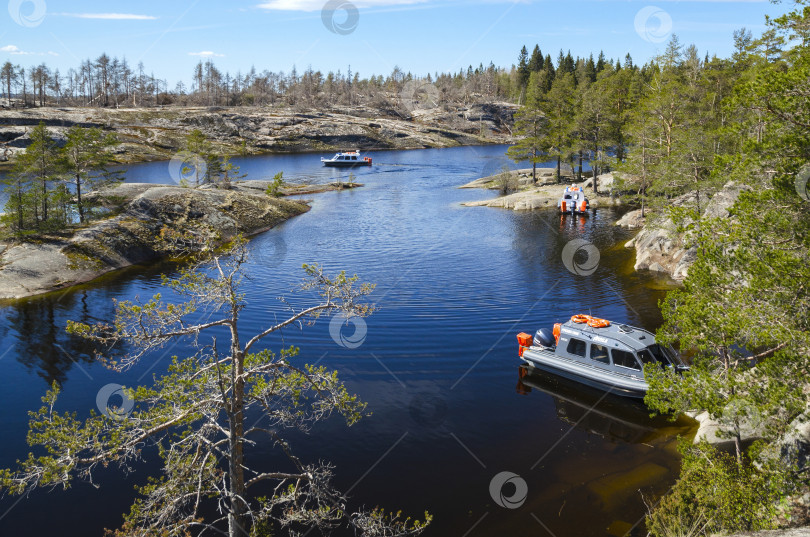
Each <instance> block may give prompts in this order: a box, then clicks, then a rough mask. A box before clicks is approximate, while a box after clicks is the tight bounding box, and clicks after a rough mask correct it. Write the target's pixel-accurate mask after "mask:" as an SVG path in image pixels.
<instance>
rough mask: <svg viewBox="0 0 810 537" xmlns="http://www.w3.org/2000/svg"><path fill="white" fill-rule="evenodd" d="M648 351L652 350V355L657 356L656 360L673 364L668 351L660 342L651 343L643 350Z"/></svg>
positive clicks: (664, 363) (662, 363)
mask: <svg viewBox="0 0 810 537" xmlns="http://www.w3.org/2000/svg"><path fill="white" fill-rule="evenodd" d="M646 351H650V353H652V355H653V356H654V357H655V359H656V360H658V362H659V363H660V364H661V365H672V360H671V359H670V357H669V356H667V353H666V351H665V350H664V349H663V348H661V346H660V345H659V344H658V343H656V344H655V345H650V346H649V347H647V348H646V349H645V350H644V351H641V352H646ZM641 352H640V353H639V356H641Z"/></svg>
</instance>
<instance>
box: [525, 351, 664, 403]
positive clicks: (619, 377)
mask: <svg viewBox="0 0 810 537" xmlns="http://www.w3.org/2000/svg"><path fill="white" fill-rule="evenodd" d="M521 358H522V359H523V361H524V362H526V363H527V364H528V365H530V366H532V367H535V368H537V369H541V370H543V371H548V372H549V373H554V374H555V375H559V376H561V377H564V378H567V379H570V380H574V381H576V382H579V383H582V384H585V385H586V386H591V387H592V388H597V389H599V390H602V391H606V392H609V393H612V394H615V395H621V396H624V397H631V398H635V399H642V398H643V397H644V396H645V395H646V393H647V388H648V385H647V382H646V381H645V380H644V379H643V378H642V377H638V376H634V375H632V374H627V375H623V374H619V373H616V372H613V371H608V370H604V369H600V368H598V367H596V366H592V365H589V364H587V363H584V362H583V361H579V360H574V359H570V358H565V357H562V356H558V355H557V354H555V353H554V352H551V351H548V350H543V349H541V348H538V347H529V348H527V349H524V350H523V356H521Z"/></svg>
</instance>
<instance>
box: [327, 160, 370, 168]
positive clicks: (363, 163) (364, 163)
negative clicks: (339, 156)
mask: <svg viewBox="0 0 810 537" xmlns="http://www.w3.org/2000/svg"><path fill="white" fill-rule="evenodd" d="M322 162H323V165H324V166H327V167H329V168H358V167H360V166H371V162H368V161H366V160H363V161H360V160H358V161H357V162H337V161H331V160H324V161H322Z"/></svg>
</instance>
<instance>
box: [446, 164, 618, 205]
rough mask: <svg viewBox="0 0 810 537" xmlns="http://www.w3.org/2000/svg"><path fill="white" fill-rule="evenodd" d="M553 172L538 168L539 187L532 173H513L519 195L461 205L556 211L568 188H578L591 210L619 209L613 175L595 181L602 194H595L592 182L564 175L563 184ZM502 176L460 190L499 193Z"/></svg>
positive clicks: (512, 194) (485, 178)
mask: <svg viewBox="0 0 810 537" xmlns="http://www.w3.org/2000/svg"><path fill="white" fill-rule="evenodd" d="M555 173H556V170H555V169H554V168H537V172H536V175H537V183H536V184H534V183H533V182H532V169H531V168H527V169H521V170H512V171H511V172H510V181H512V182H513V183H514V185H516V187H517V192H514V193H511V194H507V195H505V196H499V197H497V198H492V199H488V200H482V201H470V202H467V203H462V205H463V206H464V207H498V208H502V209H510V210H514V211H530V210H534V209H556V208H557V202H558V201H559V200H560V197H562V193H563V190H564V189H565V187H566V186H567V185H570V184H579V185H580V186H582V187H583V189H585V195H586V196H587V197H588V200H589V202H590V205H591V208H592V209H596V208H598V207H609V206H613V205H619V204H620V202H619V200H618V199H614V198H612V197H611V196H610V195H609V193H610V189H611V188H612V186H613V174H610V173H608V174H604V175H600V176H599V177H597V178H596V181H597V186H598V187H599V189H600V192H599V194H597V195H595V194H594V193H593V179H590V178H589V179H587V180H585V181H581V182H577V181H576V180H575V179H574V178H573V177H572V176H570V175H564V176H563V183H562V184H560V183H558V182H557V180H556V178H555ZM499 176H500V174H496V175H491V176H488V177H482V178H480V179H476V180H475V181H471V182H469V183H467V184H466V185H462V186H460V187H459V188H484V189H488V190H498V189H499V185H498V181H499Z"/></svg>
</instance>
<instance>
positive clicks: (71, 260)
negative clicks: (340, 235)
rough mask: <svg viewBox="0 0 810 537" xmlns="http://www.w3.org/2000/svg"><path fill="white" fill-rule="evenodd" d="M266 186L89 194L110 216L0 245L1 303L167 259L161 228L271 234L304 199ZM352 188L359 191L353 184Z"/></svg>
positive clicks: (121, 188)
mask: <svg viewBox="0 0 810 537" xmlns="http://www.w3.org/2000/svg"><path fill="white" fill-rule="evenodd" d="M267 185H268V181H242V182H237V183H234V185H233V187H232V188H231V189H217V188H210V187H201V188H196V189H195V188H182V187H178V186H175V185H157V184H151V183H124V184H121V185H118V186H117V187H113V188H110V189H107V190H103V191H101V192H95V193H91V194H89V195H88V198H95V199H96V200H98V201H99V202H100V203H101V204H102V205H103V206H105V207H107V208H109V209H110V210H111V211H113V213H114V214H115V216H112V217H111V218H108V219H105V220H101V221H97V222H94V223H92V224H91V225H89V226H87V227H85V228H83V229H80V230H79V231H77V232H76V233H75V234H73V235H72V236H64V237H62V236H53V237H43V238H40V239H39V240H37V241H33V242H24V243H15V242H6V243H4V244H2V245H0V299H16V298H22V297H27V296H32V295H37V294H42V293H47V292H50V291H55V290H58V289H62V288H66V287H70V286H72V285H75V284H78V283H83V282H87V281H90V280H93V279H95V278H97V277H98V276H101V275H102V274H105V273H107V272H110V271H113V270H116V269H119V268H123V267H127V266H130V265H134V264H137V263H144V262H149V261H154V260H158V259H161V258H165V257H168V256H170V255H171V254H172V248H171V246H170V244H168V243H167V242H166V241H164V240H162V239H161V231H162V230H164V229H168V230H172V231H177V232H186V231H189V232H195V233H205V234H208V235H209V236H212V237H214V238H215V239H216V240H219V241H227V240H229V239H232V238H233V237H235V236H236V235H237V234H243V235H245V236H249V235H253V234H256V233H260V232H262V231H265V230H267V229H270V228H272V227H274V226H276V225H278V224H280V223H281V222H284V221H285V220H287V219H289V218H291V217H293V216H296V215H299V214H302V213H305V212H307V211H308V210H309V205H308V204H307V203H306V202H304V201H292V200H287V199H283V198H273V197H270V196H268V195H267V194H266V193H265V190H266V189H267ZM354 186H355V187H356V186H362V185H360V184H358V183H355V185H354ZM337 188H347V187H346V186H345V185H344V186H342V187H339V186H337V185H327V186H318V187H309V186H306V185H297V186H294V187H289V188H287V189H286V191H285V192H284V193H285V194H310V193H315V192H320V191H324V190H333V189H337Z"/></svg>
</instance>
